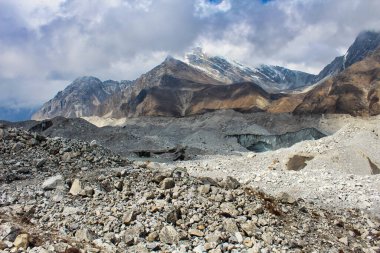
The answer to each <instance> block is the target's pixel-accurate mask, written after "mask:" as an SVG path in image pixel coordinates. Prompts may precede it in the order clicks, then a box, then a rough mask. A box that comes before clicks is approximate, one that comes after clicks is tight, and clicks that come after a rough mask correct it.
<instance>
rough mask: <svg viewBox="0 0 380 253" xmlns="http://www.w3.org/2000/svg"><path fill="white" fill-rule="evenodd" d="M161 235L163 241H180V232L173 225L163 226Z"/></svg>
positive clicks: (170, 242)
mask: <svg viewBox="0 0 380 253" xmlns="http://www.w3.org/2000/svg"><path fill="white" fill-rule="evenodd" d="M159 236H160V241H161V242H162V243H166V244H177V243H178V242H179V234H178V232H177V230H176V229H175V228H174V227H173V226H165V227H163V228H162V229H161V231H160V234H159Z"/></svg>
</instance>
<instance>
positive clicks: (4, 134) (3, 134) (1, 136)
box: [0, 128, 8, 140]
mask: <svg viewBox="0 0 380 253" xmlns="http://www.w3.org/2000/svg"><path fill="white" fill-rule="evenodd" d="M7 137H8V131H7V130H6V129H1V128H0V140H1V139H6V138H7Z"/></svg>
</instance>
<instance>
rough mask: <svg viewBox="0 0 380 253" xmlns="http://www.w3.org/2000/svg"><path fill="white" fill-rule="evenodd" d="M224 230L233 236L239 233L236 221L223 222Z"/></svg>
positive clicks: (226, 220) (227, 220)
mask: <svg viewBox="0 0 380 253" xmlns="http://www.w3.org/2000/svg"><path fill="white" fill-rule="evenodd" d="M223 228H224V230H225V231H226V232H229V233H231V234H235V232H239V228H238V226H237V224H236V221H235V220H234V219H231V218H229V219H225V220H224V221H223Z"/></svg>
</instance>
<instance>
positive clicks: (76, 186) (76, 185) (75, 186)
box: [69, 178, 82, 196]
mask: <svg viewBox="0 0 380 253" xmlns="http://www.w3.org/2000/svg"><path fill="white" fill-rule="evenodd" d="M81 191H82V183H81V182H80V180H79V179H77V178H76V179H75V180H74V182H73V183H72V184H71V188H70V192H69V193H70V194H71V195H73V196H77V195H79V193H80V192H81Z"/></svg>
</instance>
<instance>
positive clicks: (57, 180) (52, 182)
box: [42, 175, 65, 191]
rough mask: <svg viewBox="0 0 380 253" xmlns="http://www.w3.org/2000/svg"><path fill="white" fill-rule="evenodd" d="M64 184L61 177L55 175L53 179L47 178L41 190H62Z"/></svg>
mask: <svg viewBox="0 0 380 253" xmlns="http://www.w3.org/2000/svg"><path fill="white" fill-rule="evenodd" d="M64 185H65V182H64V180H63V177H62V175H56V176H53V177H49V178H48V179H46V180H45V181H44V182H43V183H42V189H43V190H44V191H49V190H55V189H57V188H63V187H64Z"/></svg>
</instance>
